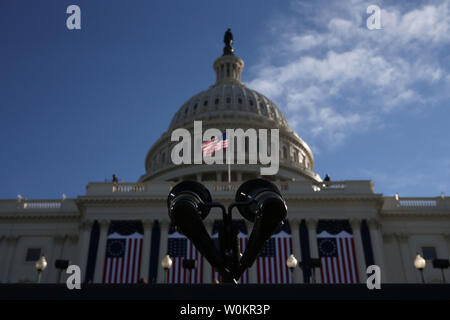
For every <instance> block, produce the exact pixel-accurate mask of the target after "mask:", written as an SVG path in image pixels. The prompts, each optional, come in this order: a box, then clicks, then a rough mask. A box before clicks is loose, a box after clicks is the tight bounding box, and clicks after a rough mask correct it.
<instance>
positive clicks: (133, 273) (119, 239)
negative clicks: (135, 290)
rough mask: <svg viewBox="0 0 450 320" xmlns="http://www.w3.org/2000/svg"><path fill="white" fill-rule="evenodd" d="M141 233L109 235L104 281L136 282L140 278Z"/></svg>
mask: <svg viewBox="0 0 450 320" xmlns="http://www.w3.org/2000/svg"><path fill="white" fill-rule="evenodd" d="M142 241H143V236H142V234H141V233H138V232H134V233H132V234H129V235H121V234H119V233H117V232H114V233H111V234H109V235H108V240H107V242H106V257H105V264H104V270H103V283H136V282H137V281H138V279H139V273H140V266H141V256H142Z"/></svg>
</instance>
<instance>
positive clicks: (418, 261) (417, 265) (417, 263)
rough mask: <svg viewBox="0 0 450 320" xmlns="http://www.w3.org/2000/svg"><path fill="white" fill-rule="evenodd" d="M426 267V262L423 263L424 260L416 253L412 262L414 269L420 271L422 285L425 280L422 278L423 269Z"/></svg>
mask: <svg viewBox="0 0 450 320" xmlns="http://www.w3.org/2000/svg"><path fill="white" fill-rule="evenodd" d="M426 265H427V262H426V261H425V259H424V258H423V257H422V256H421V255H420V253H417V255H416V259H415V260H414V267H415V268H416V269H417V270H419V271H420V276H421V278H422V283H425V279H424V277H423V269H425V266H426Z"/></svg>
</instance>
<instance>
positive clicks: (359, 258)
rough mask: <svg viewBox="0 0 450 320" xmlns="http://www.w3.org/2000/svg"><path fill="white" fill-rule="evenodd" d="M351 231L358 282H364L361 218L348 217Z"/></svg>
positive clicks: (364, 268) (364, 263) (365, 275)
mask: <svg viewBox="0 0 450 320" xmlns="http://www.w3.org/2000/svg"><path fill="white" fill-rule="evenodd" d="M350 224H351V226H352V231H353V239H354V241H355V251H356V262H357V266H358V278H359V282H360V283H364V282H365V279H366V278H367V274H366V258H365V256H364V247H363V243H362V238H361V220H360V219H350Z"/></svg>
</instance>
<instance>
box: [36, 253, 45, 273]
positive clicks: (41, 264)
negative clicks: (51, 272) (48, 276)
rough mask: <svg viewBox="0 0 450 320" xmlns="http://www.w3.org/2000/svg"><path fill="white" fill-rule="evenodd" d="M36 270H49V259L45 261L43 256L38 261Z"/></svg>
mask: <svg viewBox="0 0 450 320" xmlns="http://www.w3.org/2000/svg"><path fill="white" fill-rule="evenodd" d="M35 266H36V270H37V271H38V272H42V271H44V270H45V268H47V259H45V257H44V256H42V257H41V258H40V259H39V260H38V261H36V264H35Z"/></svg>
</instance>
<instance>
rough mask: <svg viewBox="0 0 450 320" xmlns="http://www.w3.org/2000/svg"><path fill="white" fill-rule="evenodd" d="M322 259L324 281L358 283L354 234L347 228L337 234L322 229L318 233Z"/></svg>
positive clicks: (321, 271) (321, 273) (321, 272)
mask: <svg viewBox="0 0 450 320" xmlns="http://www.w3.org/2000/svg"><path fill="white" fill-rule="evenodd" d="M317 242H318V247H319V257H320V259H321V261H322V267H321V269H320V275H321V277H322V283H358V282H359V280H358V271H357V270H358V268H357V265H356V255H355V244H354V241H353V235H352V234H350V233H348V232H347V231H345V230H342V231H341V232H339V233H337V234H330V233H328V232H327V231H325V230H324V231H322V232H321V233H319V234H318V235H317Z"/></svg>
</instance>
